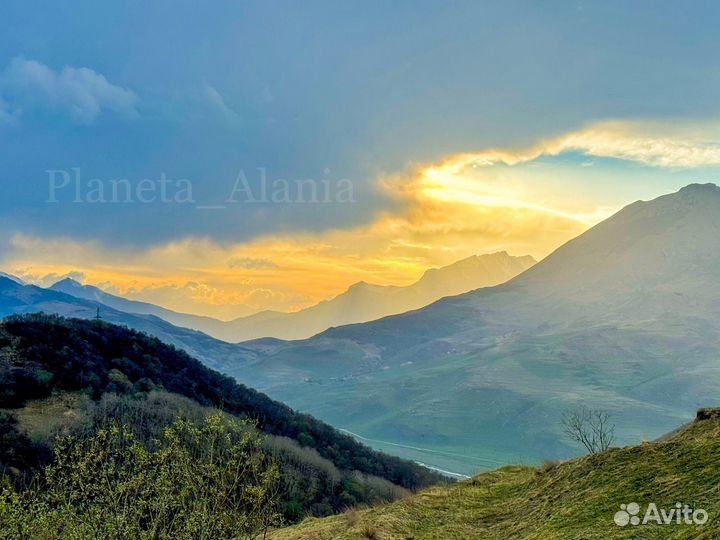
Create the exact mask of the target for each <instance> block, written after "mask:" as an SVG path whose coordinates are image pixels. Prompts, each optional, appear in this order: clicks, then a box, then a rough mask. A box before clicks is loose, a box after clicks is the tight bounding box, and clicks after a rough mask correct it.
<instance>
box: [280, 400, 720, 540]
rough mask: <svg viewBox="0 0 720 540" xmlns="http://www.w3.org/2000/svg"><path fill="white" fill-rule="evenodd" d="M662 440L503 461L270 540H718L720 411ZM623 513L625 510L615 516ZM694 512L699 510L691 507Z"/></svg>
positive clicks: (705, 413) (705, 414)
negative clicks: (578, 454)
mask: <svg viewBox="0 0 720 540" xmlns="http://www.w3.org/2000/svg"><path fill="white" fill-rule="evenodd" d="M701 413H702V414H700V415H699V416H700V417H701V418H702V419H698V420H696V421H695V422H693V423H692V424H690V425H689V426H688V427H686V428H684V429H682V430H681V431H679V432H678V433H675V434H673V435H672V436H671V437H669V438H668V439H667V440H664V441H662V442H656V443H649V444H642V445H639V446H632V447H627V448H622V449H620V448H616V449H611V450H609V451H607V452H605V453H602V454H596V455H592V456H586V457H583V458H580V459H575V460H573V461H569V462H565V463H561V464H552V463H551V464H548V465H546V466H543V467H540V468H532V467H527V466H509V467H504V468H502V469H498V470H496V471H493V472H488V473H484V474H481V475H478V476H476V477H474V478H472V479H471V480H467V481H465V482H461V483H458V484H455V485H453V486H449V487H436V488H431V489H428V490H426V491H423V492H421V493H419V494H417V495H414V496H412V497H410V498H408V499H405V500H402V501H399V502H396V503H392V504H389V505H383V506H377V507H374V508H370V509H367V510H355V511H349V512H346V513H345V514H342V515H338V516H333V517H330V518H325V519H308V520H306V521H304V522H303V523H301V524H299V525H297V526H295V527H292V528H288V529H284V530H278V531H275V532H274V534H273V535H272V537H273V538H278V539H279V538H288V539H321V538H325V539H330V538H338V539H339V538H383V539H388V540H390V539H404V538H415V539H416V540H420V539H423V538H478V539H480V538H488V539H492V538H526V539H548V540H549V539H562V538H588V539H593V538H597V539H605V538H663V539H671V538H678V539H679V538H697V539H699V538H717V537H718V535H720V519H719V518H720V516H719V514H718V511H717V508H718V505H720V495H719V494H718V490H717V485H718V481H720V411H719V410H713V411H702V412H701ZM632 502H636V503H637V504H639V505H640V512H639V513H638V516H639V517H640V518H641V520H642V518H643V517H644V515H645V512H646V510H647V507H648V505H649V503H655V504H656V506H657V507H658V509H666V510H670V509H672V508H674V506H675V504H676V503H678V502H680V503H683V504H688V505H692V506H693V507H694V509H704V510H707V512H708V513H709V520H708V522H707V523H706V524H704V525H698V524H694V523H693V524H677V523H675V522H673V523H671V524H662V525H658V524H656V523H652V522H649V523H647V524H642V523H640V524H638V525H632V524H628V525H625V526H618V525H616V524H615V522H614V516H615V513H616V512H618V511H620V505H621V504H625V505H627V504H630V503H632ZM619 517H622V516H619ZM698 517H701V516H700V514H698Z"/></svg>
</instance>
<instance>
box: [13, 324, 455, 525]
mask: <svg viewBox="0 0 720 540" xmlns="http://www.w3.org/2000/svg"><path fill="white" fill-rule="evenodd" d="M66 392H70V393H79V394H81V395H84V396H87V400H86V405H85V410H84V413H83V414H81V418H83V419H84V420H83V422H78V423H76V425H74V426H73V427H72V429H73V430H74V431H73V433H74V434H75V435H77V436H81V437H85V438H88V437H92V436H94V435H95V434H96V433H97V432H98V430H101V429H105V428H106V426H107V424H108V422H113V421H120V422H121V424H122V425H128V426H130V427H131V428H132V431H133V433H134V434H135V436H136V437H138V438H139V439H140V440H141V441H144V442H146V443H149V441H151V440H153V439H154V438H157V437H158V436H159V435H161V434H162V431H163V430H164V429H166V427H167V426H168V425H171V424H172V422H173V421H175V419H176V418H179V417H180V418H189V419H191V420H193V421H196V422H200V421H202V418H204V417H205V416H206V415H207V410H204V408H216V409H221V410H222V411H224V413H225V414H229V415H234V416H239V417H240V418H246V419H248V420H250V421H251V422H252V423H253V424H254V425H256V426H257V428H258V429H259V430H260V431H262V432H264V433H265V434H268V435H270V437H266V438H265V443H264V444H265V451H266V452H267V453H268V455H270V456H271V457H272V458H273V459H274V460H275V461H276V463H277V464H278V466H279V468H280V471H281V475H280V476H281V480H280V487H279V489H280V492H281V512H282V514H283V515H284V516H285V518H286V519H288V520H291V521H294V520H296V519H299V518H301V517H303V516H304V515H307V514H314V515H326V514H328V513H332V512H337V511H338V510H342V509H343V508H344V507H347V506H352V505H355V504H358V503H372V502H377V501H381V500H392V499H393V498H396V497H398V496H400V495H402V492H403V490H402V489H400V488H399V487H398V486H401V487H402V488H405V489H417V488H421V487H424V486H427V485H430V484H433V483H438V482H443V481H444V479H443V478H442V477H440V476H439V475H437V474H435V473H433V472H431V471H428V470H427V469H425V468H423V467H420V466H418V465H416V464H414V463H411V462H408V461H404V460H401V459H399V458H395V457H392V456H388V455H385V454H382V453H379V452H375V451H373V450H371V449H369V448H367V447H365V446H364V445H362V444H359V443H358V442H356V441H355V440H354V439H352V438H350V437H348V436H347V435H344V434H341V433H339V432H338V431H337V430H335V429H334V428H332V427H330V426H328V425H327V424H324V423H323V422H320V421H318V420H316V419H314V418H312V417H311V416H308V415H304V414H300V413H297V412H295V411H293V410H292V409H290V408H289V407H287V406H285V405H283V404H281V403H278V402H275V401H273V400H271V399H270V398H268V397H267V396H265V395H263V394H261V393H259V392H256V391H254V390H251V389H249V388H246V387H245V386H243V385H240V384H238V383H237V382H235V381H234V380H233V379H231V378H229V377H227V376H224V375H222V374H220V373H217V372H215V371H213V370H210V369H208V368H207V367H205V366H204V365H202V364H201V363H200V362H198V361H196V360H195V359H193V358H191V357H190V356H188V355H187V354H186V353H185V352H183V351H180V350H178V349H175V348H174V347H171V346H168V345H165V344H163V343H162V342H160V341H159V340H157V339H155V338H152V337H149V336H147V335H145V334H141V333H138V332H135V331H132V330H129V329H127V328H124V327H119V326H114V325H110V324H107V323H104V322H101V321H84V320H76V319H64V318H61V317H57V316H47V315H42V314H37V315H26V316H14V317H10V318H8V319H6V320H5V321H3V322H2V323H1V324H0V408H5V409H13V408H18V407H22V406H23V405H24V404H26V403H27V402H28V401H31V400H37V399H42V398H47V397H49V396H51V395H54V394H55V395H56V394H58V393H66ZM168 393H173V394H178V395H180V396H184V397H185V398H187V399H186V400H181V399H179V398H178V397H177V396H170V395H169V394H168ZM88 403H89V404H90V405H88ZM14 423H15V420H14V418H13V417H12V415H8V414H4V415H0V463H4V464H6V465H8V466H12V467H15V468H18V469H28V468H37V467H39V466H40V465H42V464H43V463H44V464H47V462H48V460H50V459H51V458H52V453H51V451H50V450H49V446H50V445H49V444H42V443H40V444H39V443H38V441H37V440H35V441H34V442H31V441H30V440H29V439H27V437H24V436H23V435H22V434H21V432H20V430H18V429H17V426H15V425H14ZM83 430H84V432H83Z"/></svg>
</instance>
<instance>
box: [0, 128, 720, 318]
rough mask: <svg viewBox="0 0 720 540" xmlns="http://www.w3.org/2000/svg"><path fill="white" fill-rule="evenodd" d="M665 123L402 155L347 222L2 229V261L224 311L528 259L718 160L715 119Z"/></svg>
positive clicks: (286, 305)
mask: <svg viewBox="0 0 720 540" xmlns="http://www.w3.org/2000/svg"><path fill="white" fill-rule="evenodd" d="M677 127H678V129H677V130H676V131H673V130H671V129H669V128H668V127H667V126H662V125H658V124H647V123H624V124H620V123H612V124H607V123H606V124H597V125H593V126H589V127H587V128H585V129H583V130H578V131H575V132H572V133H568V134H566V135H563V136H561V137H557V138H554V139H548V140H546V141H541V142H539V143H538V144H536V145H533V146H532V147H530V148H528V149H521V150H516V149H489V150H481V151H478V152H472V153H463V154H457V155H453V156H449V157H448V158H447V159H444V160H442V161H440V162H437V163H425V164H420V165H417V166H413V167H411V168H409V169H408V170H405V171H402V172H401V173H398V174H394V175H391V176H387V177H383V178H380V179H378V182H379V184H380V186H381V187H382V188H383V189H384V190H385V193H386V194H388V195H389V196H390V197H392V198H394V199H395V201H396V202H397V204H395V205H394V206H392V208H393V210H392V211H386V212H379V213H378V214H376V215H375V216H374V218H373V219H372V220H370V221H369V222H367V223H365V224H363V225H360V226H349V227H345V228H334V229H326V230H324V231H315V232H303V231H292V232H287V233H283V234H277V235H266V236H262V237H256V238H255V239H252V240H249V241H244V242H238V243H235V244H221V243H218V242H214V241H213V240H212V239H210V238H206V237H202V238H200V237H194V238H183V239H178V240H175V241H173V242H169V243H166V244H164V245H159V246H154V247H151V248H145V249H137V250H134V249H131V248H122V249H118V248H117V247H115V248H112V246H107V245H103V244H101V243H98V242H85V243H82V242H78V241H75V240H73V239H52V238H37V237H30V236H26V235H15V236H13V237H12V238H11V240H10V245H9V246H8V249H7V250H5V251H4V252H3V255H4V257H3V259H4V261H5V262H6V265H5V267H4V268H3V270H5V271H8V272H10V273H15V274H18V275H20V276H21V277H26V276H27V274H26V273H23V272H22V271H20V272H17V271H15V269H16V268H20V269H22V268H32V269H33V273H34V274H37V275H41V276H44V275H48V274H54V275H58V276H59V275H63V274H65V273H68V272H70V271H72V270H75V269H77V268H81V269H82V270H83V272H85V273H86V274H87V277H86V279H85V282H89V283H94V284H99V283H105V284H108V283H111V284H113V286H114V287H116V289H115V290H116V291H117V292H119V293H120V294H127V295H129V296H130V297H132V298H135V299H138V300H145V301H150V302H154V303H159V304H161V305H165V306H167V307H171V308H173V309H176V310H180V311H189V312H194V313H200V314H211V315H215V316H220V317H225V318H231V317H233V316H240V315H243V314H247V313H248V311H258V310H260V309H279V310H295V309H298V308H300V307H306V306H308V305H311V304H313V303H315V302H317V301H320V300H322V299H324V298H327V297H329V296H334V295H337V294H338V293H341V292H342V291H344V290H345V289H346V288H347V287H348V286H349V285H350V284H352V283H354V282H357V281H360V280H365V281H370V282H374V283H379V284H386V285H407V284H409V283H411V282H413V281H414V280H416V279H417V278H418V277H419V276H420V275H421V274H422V272H423V271H424V270H426V269H427V268H428V267H433V266H442V265H446V264H450V263H452V262H455V261H457V260H459V259H462V258H464V257H467V256H469V255H472V254H477V253H487V252H493V251H501V250H506V251H508V252H510V253H512V254H514V255H525V254H530V255H533V256H535V257H536V258H538V259H539V258H542V257H544V256H545V255H547V254H548V253H549V252H550V251H552V250H553V249H555V248H557V247H558V246H559V245H561V244H562V243H564V242H565V241H567V240H569V239H571V238H573V237H575V236H577V235H579V234H581V233H582V232H583V231H585V230H586V229H587V228H588V227H590V226H592V225H593V224H595V223H597V222H598V221H600V220H601V219H603V218H605V217H607V216H609V215H610V214H612V213H613V212H614V211H616V210H618V209H619V207H620V206H622V204H623V203H625V202H630V201H632V200H635V198H636V197H635V195H636V194H639V195H641V196H643V197H645V196H654V195H659V194H662V193H666V192H668V191H670V190H671V189H669V188H677V187H679V186H674V185H672V186H671V185H670V184H668V182H670V183H675V182H683V181H684V179H685V178H686V177H690V176H693V177H694V176H695V174H696V171H695V169H693V167H698V166H701V165H707V164H715V163H716V162H717V163H718V164H720V144H718V143H716V142H714V141H720V137H716V134H720V130H715V129H714V127H713V125H712V124H707V125H704V126H698V127H696V128H692V126H686V127H685V128H683V126H681V125H678V126H677ZM716 153H717V155H716ZM565 154H572V156H570V157H568V156H566V155H565ZM578 154H579V156H578ZM548 156H549V157H548ZM606 158H614V159H617V160H620V162H621V163H624V165H625V168H618V167H619V166H620V165H618V164H617V163H614V162H613V163H612V164H610V165H609V164H608V161H607V159H606ZM587 163H594V165H593V166H592V167H587V166H583V165H585V164H587ZM638 164H642V166H640V167H638V166H637V165H638ZM675 169H682V170H685V173H684V174H676V172H675ZM669 170H672V173H670V172H668V171H669ZM638 171H640V172H638ZM663 174H665V175H666V176H665V177H663V176H662V175H663ZM563 175H565V176H563ZM632 175H636V176H632ZM637 175H645V176H637ZM668 177H671V179H670V180H668ZM646 178H647V179H648V180H646ZM659 178H664V180H663V182H665V183H663V182H659V181H658V179H659ZM632 182H639V183H640V184H639V185H640V188H638V191H637V192H632V193H631V192H629V191H626V190H625V189H626V188H625V187H623V188H622V190H615V189H610V188H606V186H609V185H611V183H614V184H613V185H618V184H619V183H622V184H623V186H625V185H627V184H630V183H632ZM685 183H687V182H685ZM681 185H682V184H681ZM598 186H602V189H598ZM615 191H617V193H615ZM308 211H309V212H312V208H311V207H308ZM274 261H282V264H281V265H278V264H277V263H275V262H274Z"/></svg>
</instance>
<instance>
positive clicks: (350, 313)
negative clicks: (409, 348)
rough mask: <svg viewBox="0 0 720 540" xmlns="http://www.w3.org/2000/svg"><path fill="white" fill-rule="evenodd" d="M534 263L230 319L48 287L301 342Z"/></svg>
mask: <svg viewBox="0 0 720 540" xmlns="http://www.w3.org/2000/svg"><path fill="white" fill-rule="evenodd" d="M533 264H535V260H534V259H533V258H532V257H530V256H529V255H525V256H521V257H514V256H511V255H508V253H507V252H505V251H501V252H498V253H492V254H486V255H473V256H471V257H468V258H466V259H463V260H461V261H458V262H456V263H454V264H451V265H449V266H444V267H442V268H433V269H430V270H427V271H426V272H425V273H424V274H423V276H422V277H421V278H420V280H419V281H417V282H415V283H413V284H412V285H409V286H407V287H395V286H383V285H373V284H370V283H366V282H364V281H361V282H359V283H356V284H354V285H352V286H351V287H350V288H348V290H347V291H345V292H344V293H342V294H340V295H338V296H336V297H335V298H332V299H330V300H325V301H323V302H320V303H319V304H316V305H314V306H311V307H309V308H306V309H303V310H301V311H297V312H293V313H281V312H278V311H262V312H260V313H256V314H254V315H250V316H247V317H240V318H238V319H234V320H232V321H221V320H218V319H213V318H211V317H199V316H197V315H190V314H186V313H178V312H175V311H171V310H169V309H165V308H162V307H160V306H156V305H153V304H149V303H145V302H137V301H133V300H128V299H126V298H122V297H120V296H115V295H112V294H109V293H107V292H104V291H102V290H101V289H99V288H97V287H93V286H90V285H85V286H83V285H81V284H80V283H78V282H77V281H74V280H72V279H69V278H68V279H64V280H62V281H60V282H58V283H56V284H55V285H53V286H52V287H51V289H52V290H55V291H60V292H64V293H67V294H70V295H72V296H76V297H78V298H84V299H86V300H92V301H94V302H99V303H101V304H105V305H106V306H109V307H112V308H114V309H117V310H120V311H124V312H127V313H138V314H143V315H155V316H156V317H160V318H162V319H164V320H166V321H168V322H170V323H172V324H174V325H177V326H182V327H185V328H192V329H194V330H199V331H201V332H204V333H206V334H208V335H211V336H213V337H215V338H218V339H222V340H223V341H228V342H231V343H237V342H240V341H248V340H251V339H256V338H261V337H275V338H280V339H304V338H308V337H310V336H313V335H315V334H317V333H319V332H322V331H323V330H327V329H328V328H330V327H333V326H341V325H344V324H351V323H359V322H367V321H371V320H374V319H379V318H381V317H385V316H387V315H394V314H397V313H404V312H406V311H410V310H412V309H418V308H421V307H423V306H426V305H428V304H430V303H432V302H434V301H435V300H439V299H440V298H443V297H444V296H451V295H456V294H460V293H464V292H468V291H471V290H473V289H478V288H480V287H488V286H491V285H497V284H499V283H503V282H505V281H507V280H508V279H511V278H513V277H515V276H516V275H518V274H519V273H521V272H523V271H524V270H526V269H528V268H529V267H530V266H532V265H533Z"/></svg>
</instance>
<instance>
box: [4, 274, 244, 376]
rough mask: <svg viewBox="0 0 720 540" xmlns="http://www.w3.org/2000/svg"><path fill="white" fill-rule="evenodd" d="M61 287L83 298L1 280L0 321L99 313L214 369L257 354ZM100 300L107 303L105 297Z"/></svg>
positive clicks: (68, 285)
mask: <svg viewBox="0 0 720 540" xmlns="http://www.w3.org/2000/svg"><path fill="white" fill-rule="evenodd" d="M62 283H63V286H62V287H60V288H62V289H65V290H70V291H73V292H76V293H78V291H81V292H83V294H80V295H79V296H73V295H71V294H68V293H66V292H63V291H61V290H54V289H43V288H41V287H37V286H35V285H27V284H24V283H22V282H19V281H17V280H14V279H11V278H7V277H3V276H0V318H1V317H5V316H8V315H17V314H19V315H22V314H27V313H38V312H44V313H53V314H57V315H61V316H63V317H77V318H80V319H94V318H95V317H96V315H97V313H98V310H99V312H100V317H101V318H102V320H104V321H106V322H109V323H112V324H121V325H125V326H128V327H130V328H132V329H133V330H137V331H139V332H146V333H148V334H150V335H152V336H155V337H157V338H159V339H160V340H162V341H163V342H164V343H168V344H170V345H173V346H175V347H178V348H181V349H183V350H185V351H186V352H188V353H189V354H190V355H191V356H193V357H195V358H198V359H200V360H202V361H203V362H204V363H205V364H206V365H208V366H210V367H212V368H215V369H217V368H219V367H220V366H221V364H225V363H229V364H232V365H234V366H236V367H238V366H240V365H242V364H243V362H244V361H245V360H246V359H247V358H249V357H251V356H253V354H254V353H253V352H252V351H250V350H249V349H246V348H244V347H239V346H235V345H231V344H229V343H225V342H223V341H220V340H217V339H214V338H212V337H210V336H208V335H207V334H203V333H202V332H198V331H197V330H191V329H189V328H183V327H179V326H175V325H173V324H171V323H169V322H167V321H166V320H164V319H162V318H160V317H157V316H154V315H149V314H142V313H137V312H125V311H123V310H121V309H115V308H113V307H111V306H109V305H106V304H104V303H103V302H101V301H99V300H98V299H93V298H94V296H93V294H94V293H93V291H92V290H88V289H85V288H83V287H81V286H80V285H79V284H77V283H76V282H72V283H75V284H76V285H77V287H74V286H73V285H72V283H70V282H68V281H66V282H62ZM91 289H92V288H91ZM78 294H79V293H78ZM85 296H87V298H86V297H85ZM100 299H104V297H101V298H100Z"/></svg>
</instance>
